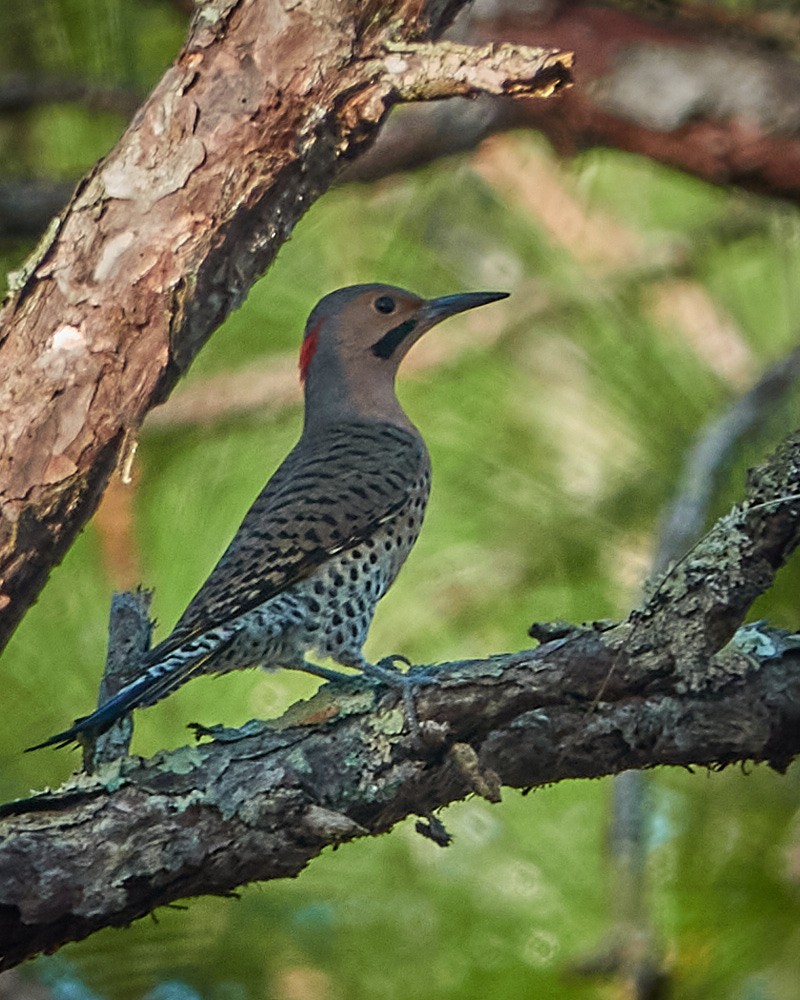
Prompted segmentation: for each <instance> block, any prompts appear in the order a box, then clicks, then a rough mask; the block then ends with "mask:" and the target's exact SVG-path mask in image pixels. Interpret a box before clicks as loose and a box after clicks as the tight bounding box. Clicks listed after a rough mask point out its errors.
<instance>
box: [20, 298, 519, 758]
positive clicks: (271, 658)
mask: <svg viewBox="0 0 800 1000" xmlns="http://www.w3.org/2000/svg"><path fill="white" fill-rule="evenodd" d="M506 296H507V293H506V292H466V293H462V294H457V295H445V296H443V297H442V298H436V299H428V300H425V299H422V298H420V297H419V296H417V295H414V294H412V293H411V292H407V291H405V290H403V289H402V288H395V287H393V286H391V285H382V284H368V285H352V286H350V287H348V288H341V289H339V290H338V291H335V292H332V293H331V294H330V295H326V296H325V298H323V299H322V300H321V301H320V302H319V303H318V304H317V305H316V306H315V308H314V309H313V311H312V312H311V315H310V316H309V318H308V322H307V324H306V329H305V335H304V338H303V343H302V347H301V349H300V379H301V381H302V383H303V388H304V399H305V411H304V412H305V415H304V421H303V431H302V434H301V435H300V439H299V440H298V442H297V444H296V445H295V446H294V448H293V449H292V450H291V451H290V452H289V454H288V455H287V456H286V458H285V459H284V461H283V462H282V463H281V465H280V466H279V467H278V469H277V471H276V472H275V473H274V475H273V476H272V478H271V479H270V480H269V481H268V482H267V484H266V486H265V487H264V489H263V490H262V491H261V493H260V494H259V496H258V497H257V498H256V500H255V502H254V503H253V505H252V507H251V508H250V510H249V511H248V512H247V514H246V515H245V518H244V520H243V521H242V524H241V526H240V528H239V530H238V531H237V532H236V534H235V536H234V538H233V540H232V541H231V543H230V545H229V546H228V548H227V549H226V550H225V552H224V553H223V555H222V557H221V559H220V560H219V562H218V563H217V565H216V566H215V567H214V569H213V570H212V572H211V575H210V576H209V577H208V579H207V580H206V582H205V583H204V584H203V586H202V587H201V588H200V590H199V591H198V592H197V594H196V595H195V596H194V598H193V599H192V601H191V603H190V604H189V606H188V607H187V609H186V611H184V613H183V615H182V616H181V618H180V620H179V621H178V623H177V624H176V625H175V628H174V629H173V630H172V632H171V633H170V634H169V635H168V636H167V637H166V639H164V640H163V641H162V642H160V643H159V644H158V645H157V646H155V647H154V648H153V649H152V650H150V652H148V653H147V654H146V655H145V656H144V658H143V661H142V664H141V673H140V675H139V676H138V677H136V678H135V679H134V680H133V681H131V682H130V683H129V684H128V685H127V686H126V687H124V688H122V689H121V690H120V691H119V692H118V693H117V694H116V695H114V697H112V698H111V699H110V700H109V701H107V702H106V703H105V704H103V705H101V706H100V707H99V708H98V709H97V710H96V711H94V712H92V713H91V714H90V715H87V716H84V717H82V718H79V719H77V720H76V721H75V723H74V724H73V725H72V726H70V728H69V729H66V730H64V732H61V733H57V734H56V735H55V736H52V737H51V738H50V739H48V740H45V741H44V742H43V743H40V744H38V745H37V746H35V747H31V748H30V749H31V750H38V749H40V748H41V747H46V746H51V745H58V746H66V745H68V744H70V743H73V742H86V741H87V740H88V741H90V740H92V739H94V738H95V737H96V736H97V735H99V734H100V733H102V732H104V731H105V730H107V729H108V728H109V727H110V726H111V725H112V724H113V723H114V722H116V721H117V720H118V719H120V718H121V717H122V716H124V715H126V714H128V713H129V712H131V711H132V710H133V709H135V708H141V707H144V706H147V705H153V704H155V702H157V701H160V700H161V699H162V698H164V697H165V696H166V695H168V694H170V693H171V692H172V691H174V690H175V689H176V688H178V687H180V685H182V684H184V683H185V682H186V681H188V680H189V679H190V678H192V677H195V676H197V675H199V674H205V673H226V672H227V671H230V670H238V669H241V668H245V667H256V666H259V667H262V668H264V669H266V670H274V669H278V668H285V669H289V670H302V671H305V672H307V673H311V674H314V675H316V676H319V677H323V678H325V679H327V680H335V679H341V678H342V677H345V676H347V675H345V674H341V673H339V672H338V671H334V670H330V669H328V668H326V667H322V666H318V665H317V664H315V663H314V662H312V661H310V660H308V659H307V656H308V655H309V654H311V655H313V656H316V657H318V658H329V659H331V660H333V661H334V662H335V663H338V664H340V665H342V666H346V667H354V668H356V669H358V670H361V671H363V672H364V673H365V674H367V675H370V676H373V677H376V678H379V679H381V680H383V681H389V682H396V683H400V684H401V685H402V684H403V683H405V680H406V675H405V674H403V673H401V672H400V671H399V670H397V669H396V668H394V667H393V666H392V660H393V659H399V657H395V658H391V657H390V658H388V660H382V661H380V662H379V663H376V664H373V663H370V662H369V661H368V660H367V659H366V658H365V657H364V654H363V653H362V647H363V645H364V642H365V640H366V637H367V632H368V630H369V626H370V624H371V622H372V616H373V614H374V612H375V607H376V605H377V603H378V601H379V600H380V599H381V597H383V595H384V594H385V593H386V591H387V590H388V589H389V587H390V586H391V584H392V582H393V581H394V579H395V577H396V576H397V574H398V572H399V570H400V567H401V566H402V565H403V563H404V561H405V559H406V557H407V556H408V554H409V552H410V551H411V548H412V546H413V545H414V543H415V542H416V540H417V536H418V535H419V531H420V527H421V525H422V519H423V516H424V514H425V508H426V505H427V502H428V493H429V489H430V460H429V457H428V451H427V449H426V447H425V443H424V441H423V440H422V437H421V435H420V433H419V431H418V430H417V428H416V427H415V426H414V424H412V423H411V421H410V420H409V418H408V416H407V415H406V413H405V412H404V410H403V409H402V407H401V406H400V403H399V401H398V399H397V396H396V395H395V376H396V374H397V370H398V368H399V366H400V362H401V361H402V360H403V358H404V357H405V356H406V354H407V353H408V351H409V349H410V348H411V347H412V346H413V345H414V344H415V343H416V341H417V340H419V338H420V337H421V336H422V335H423V334H424V333H425V332H426V331H427V330H429V329H430V328H431V327H433V326H435V325H436V324H437V323H439V322H441V321H442V320H444V319H447V318H448V317H449V316H453V315H455V314H456V313H460V312H463V311H464V310H466V309H474V308H475V307H477V306H483V305H486V304H487V303H489V302H495V301H497V300H498V299H503V298H506Z"/></svg>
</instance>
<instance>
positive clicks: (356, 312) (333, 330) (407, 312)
mask: <svg viewBox="0 0 800 1000" xmlns="http://www.w3.org/2000/svg"><path fill="white" fill-rule="evenodd" d="M506 294H507V293H506V292H463V293H459V294H456V295H445V296H442V297H441V298H438V299H422V298H420V297H419V296H418V295H414V294H413V293H411V292H407V291H405V290H404V289H402V288H395V287H394V286H391V285H355V286H352V287H350V288H343V289H340V290H339V291H338V292H333V293H332V294H331V295H329V296H327V297H326V298H325V299H323V300H322V301H321V302H320V303H319V305H318V306H317V307H316V308H315V309H314V311H313V312H312V314H311V316H310V317H309V321H308V326H307V327H306V336H305V340H304V341H303V347H302V350H301V352H300V377H301V379H303V380H304V379H305V377H306V374H307V372H308V368H309V365H310V364H311V361H312V359H313V357H314V355H315V354H316V352H317V348H318V346H319V345H320V338H323V342H324V341H325V340H327V338H332V339H331V341H328V343H330V345H331V346H332V347H333V349H334V351H335V352H336V355H337V356H338V357H339V358H340V359H342V360H344V361H345V362H346V360H347V359H350V360H351V362H355V365H354V366H353V367H354V368H355V369H356V370H358V369H363V368H365V367H366V368H374V367H375V365H376V364H377V365H378V366H379V367H382V363H386V369H387V371H392V372H394V371H396V370H397V367H398V365H399V364H400V361H401V360H402V359H403V358H404V357H405V355H406V354H407V353H408V351H409V349H410V348H411V347H412V345H413V344H415V343H416V342H417V340H419V338H420V337H421V336H422V334H423V333H425V332H426V331H427V330H430V328H431V327H432V326H435V325H436V324H437V323H440V322H441V321H442V320H444V319H447V317H448V316H453V315H455V314H456V313H459V312H463V311H464V310H465V309H474V308H475V307H476V306H482V305H486V304H487V303H489V302H494V301H496V300H497V299H504V298H506Z"/></svg>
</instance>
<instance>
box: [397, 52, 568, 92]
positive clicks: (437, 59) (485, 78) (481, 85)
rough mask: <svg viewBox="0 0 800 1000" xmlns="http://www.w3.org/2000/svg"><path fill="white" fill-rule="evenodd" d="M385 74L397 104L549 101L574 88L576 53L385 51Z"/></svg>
mask: <svg viewBox="0 0 800 1000" xmlns="http://www.w3.org/2000/svg"><path fill="white" fill-rule="evenodd" d="M387 51H388V54H387V55H386V56H384V58H383V68H384V70H385V72H386V73H387V74H388V75H389V77H390V78H391V81H392V87H393V89H394V92H395V96H396V99H397V100H400V101H409V102H410V101H436V100H440V99H442V98H446V97H477V96H478V94H493V95H496V96H498V97H515V98H521V97H551V96H552V95H553V94H555V93H556V92H557V91H559V90H561V89H563V88H564V87H568V86H570V85H571V74H570V67H571V66H572V53H571V52H561V51H559V50H557V49H537V48H531V47H529V46H525V45H506V44H502V45H495V44H489V45H482V46H474V45H459V44H457V43H455V42H436V43H432V44H424V43H423V44H411V43H403V44H397V45H387Z"/></svg>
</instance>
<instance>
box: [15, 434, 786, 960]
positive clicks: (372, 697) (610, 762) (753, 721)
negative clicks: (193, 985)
mask: <svg viewBox="0 0 800 1000" xmlns="http://www.w3.org/2000/svg"><path fill="white" fill-rule="evenodd" d="M798 525H800V435H797V436H796V437H794V438H792V439H790V440H789V441H787V442H786V443H785V444H784V445H783V446H782V447H781V448H780V449H779V450H778V451H777V452H776V454H775V455H774V456H773V457H772V458H771V459H770V460H769V461H767V462H766V463H765V464H764V465H763V466H761V467H760V468H759V469H758V470H756V471H755V472H754V473H753V474H752V477H751V483H750V487H749V490H748V497H747V500H746V501H745V502H744V503H742V504H740V505H738V506H737V507H734V508H733V510H732V511H731V512H730V513H729V514H728V515H726V516H725V517H724V518H722V519H721V520H720V521H719V522H717V524H716V525H715V526H714V528H713V529H712V530H711V531H710V532H709V533H708V534H707V535H706V537H705V539H704V540H703V542H702V543H701V545H700V546H698V549H697V550H695V551H694V552H693V553H692V554H691V555H690V557H688V558H687V559H685V560H684V561H683V563H682V564H679V565H678V566H677V567H676V568H675V569H674V570H673V571H672V572H671V573H670V574H669V575H668V576H667V577H666V578H664V579H663V580H662V581H661V583H660V584H659V585H658V587H657V588H656V589H655V590H654V591H653V593H652V594H651V596H650V597H649V598H648V600H647V601H646V603H645V604H644V606H643V607H642V608H640V609H635V610H634V611H633V612H632V613H631V614H630V615H629V616H628V618H627V619H626V620H625V621H624V622H621V623H619V624H609V623H605V624H595V625H589V626H583V627H575V626H569V625H558V626H553V625H541V624H539V625H535V626H533V627H532V634H533V635H534V636H535V637H536V638H538V639H540V640H541V642H542V644H541V645H540V646H539V647H538V648H537V649H535V650H526V651H524V652H522V653H515V654H510V655H506V656H497V657H493V658H492V659H490V660H486V661H480V660H476V661H469V662H465V663H453V664H446V665H443V666H439V667H435V668H434V667H428V668H417V670H418V673H417V676H418V678H419V681H420V684H419V686H418V688H417V694H416V699H417V710H418V714H419V716H420V718H421V719H422V720H430V721H428V722H427V723H424V726H425V732H426V733H427V737H428V744H427V746H426V747H425V748H424V749H422V750H421V749H420V748H419V747H417V746H415V744H414V741H413V739H412V738H410V737H409V736H408V735H407V734H404V732H403V728H404V713H403V709H402V706H401V705H400V704H398V698H397V692H396V691H394V690H386V689H384V688H382V687H377V688H376V687H374V686H371V685H370V683H369V682H368V681H367V680H365V679H363V678H357V679H354V680H353V681H351V682H347V683H343V684H338V685H335V686H334V685H325V686H324V687H323V688H322V689H321V690H320V692H319V693H318V694H317V695H316V696H315V697H314V698H312V699H311V700H310V701H308V702H304V703H299V704H297V705H295V706H293V707H292V708H291V709H290V710H289V711H288V712H287V713H286V715H285V716H284V718H283V719H282V720H280V722H279V723H277V724H276V725H275V726H273V727H270V726H269V725H267V724H265V723H258V722H252V723H249V724H247V725H246V726H244V727H242V729H240V730H225V729H221V728H218V729H214V730H207V729H204V730H202V733H203V734H206V735H213V736H214V737H215V740H214V742H212V743H209V744H206V745H203V746H200V747H183V748H182V749H180V750H176V751H174V752H171V753H162V754H159V755H157V756H156V757H154V758H153V759H152V760H149V761H143V760H141V759H139V758H123V759H122V760H118V761H115V762H113V763H111V764H106V765H104V766H103V767H101V768H100V769H99V770H98V772H97V774H96V775H94V776H93V777H90V776H88V775H86V774H80V775H78V776H76V777H74V778H73V779H72V780H71V781H70V782H68V783H67V784H65V785H64V786H62V788H60V789H58V790H57V791H55V792H46V793H43V794H41V795H36V796H33V797H32V798H29V799H25V800H22V801H20V802H17V803H10V804H9V805H7V806H5V807H3V808H2V809H0V816H3V817H4V819H3V821H2V823H1V824H0V969H2V968H9V967H11V966H13V965H14V964H16V963H17V962H19V961H21V960H22V959H24V958H25V957H28V956H30V955H32V954H35V953H36V952H37V951H40V950H42V949H52V948H55V947H58V946H59V945H60V944H62V943H64V942H66V941H70V940H77V939H80V938H83V937H86V936H87V935H88V934H91V933H92V932H93V931H94V930H97V929H98V928H100V927H104V926H109V925H111V926H118V925H121V924H125V923H128V922H129V921H131V920H132V919H135V918H136V917H137V916H141V915H143V914H144V913H147V912H149V911H150V910H152V909H153V908H154V907H156V906H159V905H163V904H165V903H168V902H170V901H172V900H175V899H179V898H181V897H184V896H188V895H195V894H198V893H227V892H230V891H231V890H232V889H234V888H235V887H236V886H237V885H240V884H242V883H244V882H248V881H252V880H256V879H259V880H261V879H268V878H281V877H288V876H292V875H295V874H297V872H299V871H300V870H301V869H302V868H303V867H304V866H305V865H306V864H307V863H308V861H309V860H310V859H311V858H313V857H315V856H316V855H317V854H318V853H319V852H320V851H321V850H322V849H323V847H325V846H327V845H330V844H336V843H340V842H342V841H346V840H351V839H353V838H355V837H358V836H363V835H367V834H374V833H380V832H383V831H384V830H387V829H389V827H391V826H392V824H394V823H396V822H397V821H398V820H400V819H402V818H403V817H405V816H407V815H409V814H412V813H419V814H422V815H424V816H427V815H429V814H430V813H431V811H432V810H434V809H436V808H438V807H440V806H442V805H445V804H446V803H448V802H452V801H454V800H456V799H460V798H463V797H464V796H465V795H468V794H470V793H477V794H481V795H484V796H485V797H487V798H489V799H491V800H492V801H494V800H496V799H497V798H498V796H499V786H500V784H501V783H502V784H506V785H510V786H513V787H518V788H530V787H534V786H536V785H540V784H545V783H550V782H553V781H558V780H561V779H563V778H576V777H597V776H599V775H602V774H613V773H617V772H619V771H622V770H626V769H629V768H633V767H637V768H641V767H652V766H655V765H658V764H678V765H682V766H691V765H693V764H698V765H703V766H720V765H724V764H727V763H731V762H733V761H740V760H756V761H768V762H769V763H770V764H771V765H772V766H773V767H776V768H778V769H783V768H785V767H786V766H787V765H788V763H789V762H790V761H791V759H792V758H793V757H794V756H795V755H796V754H797V753H798V752H800V725H798V722H800V670H798V667H800V636H796V635H792V634H789V633H786V632H782V631H780V630H777V629H771V628H769V627H767V626H765V625H763V624H760V623H759V624H756V625H749V626H745V627H738V626H739V624H740V622H741V619H742V617H743V616H744V614H745V612H746V610H747V607H748V605H749V603H750V602H751V601H752V600H753V599H754V598H755V597H756V596H757V595H758V593H760V592H761V591H763V590H765V589H767V588H768V587H769V586H770V585H771V583H772V580H773V578H774V575H775V573H776V572H777V570H778V569H779V568H780V566H781V565H782V564H783V563H784V562H785V560H786V559H787V558H788V557H789V555H790V554H791V553H792V552H793V551H794V549H795V548H796V546H797V544H798V541H800V528H799V527H798ZM729 640H730V641H729Z"/></svg>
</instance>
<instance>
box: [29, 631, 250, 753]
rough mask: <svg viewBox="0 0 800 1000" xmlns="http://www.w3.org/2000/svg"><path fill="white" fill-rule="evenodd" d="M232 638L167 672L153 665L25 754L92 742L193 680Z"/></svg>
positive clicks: (162, 667)
mask: <svg viewBox="0 0 800 1000" xmlns="http://www.w3.org/2000/svg"><path fill="white" fill-rule="evenodd" d="M234 638H235V634H234V635H231V636H229V637H228V638H227V639H225V640H224V641H223V642H221V643H220V644H219V645H217V646H215V647H214V648H213V649H212V650H205V651H204V652H202V653H200V654H199V655H197V656H195V657H192V658H187V659H185V660H183V661H182V662H178V663H176V664H175V666H174V667H172V668H171V669H164V664H163V663H161V664H156V665H155V666H153V667H151V668H150V669H149V670H148V671H147V672H146V673H144V674H142V676H141V677H137V678H136V680H134V681H131V683H130V684H126V685H125V687H124V688H122V689H121V690H120V691H118V692H117V693H116V694H115V695H114V697H113V698H110V699H109V700H108V701H107V702H106V703H105V704H104V705H101V706H100V707H99V708H98V709H96V710H95V711H94V712H92V713H91V714H90V715H83V716H81V717H80V718H79V719H76V720H75V722H74V723H73V724H72V725H71V726H70V727H69V729H65V730H64V731H63V732H61V733H56V734H55V736H51V737H50V738H49V739H47V740H45V741H44V742H43V743H37V744H36V745H35V746H32V747H27V748H26V750H25V753H31V752H32V751H33V750H42V749H43V748H44V747H50V746H55V747H58V748H61V747H66V746H69V745H70V744H71V743H75V744H77V745H82V744H85V743H89V742H93V741H94V740H95V739H97V737H98V736H100V735H101V733H104V732H106V730H108V729H110V728H111V727H112V726H113V725H114V723H115V722H117V720H118V719H121V718H122V717H123V716H125V715H128V713H129V712H132V711H133V709H135V708H142V707H144V706H146V705H154V704H155V703H156V702H157V701H160V700H161V699H162V698H164V697H165V696H166V695H168V694H169V693H170V692H172V691H174V690H175V689H176V688H178V687H180V686H181V684H183V683H184V682H185V681H188V680H189V678H190V677H192V676H194V674H196V673H197V672H198V671H199V670H200V669H201V668H202V667H203V666H204V665H205V664H206V663H207V662H208V660H209V659H210V658H211V657H213V656H216V655H217V654H219V653H220V652H221V651H222V650H223V649H225V648H226V647H227V646H229V645H230V644H231V643H232V642H233V639H234ZM159 668H160V669H159Z"/></svg>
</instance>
